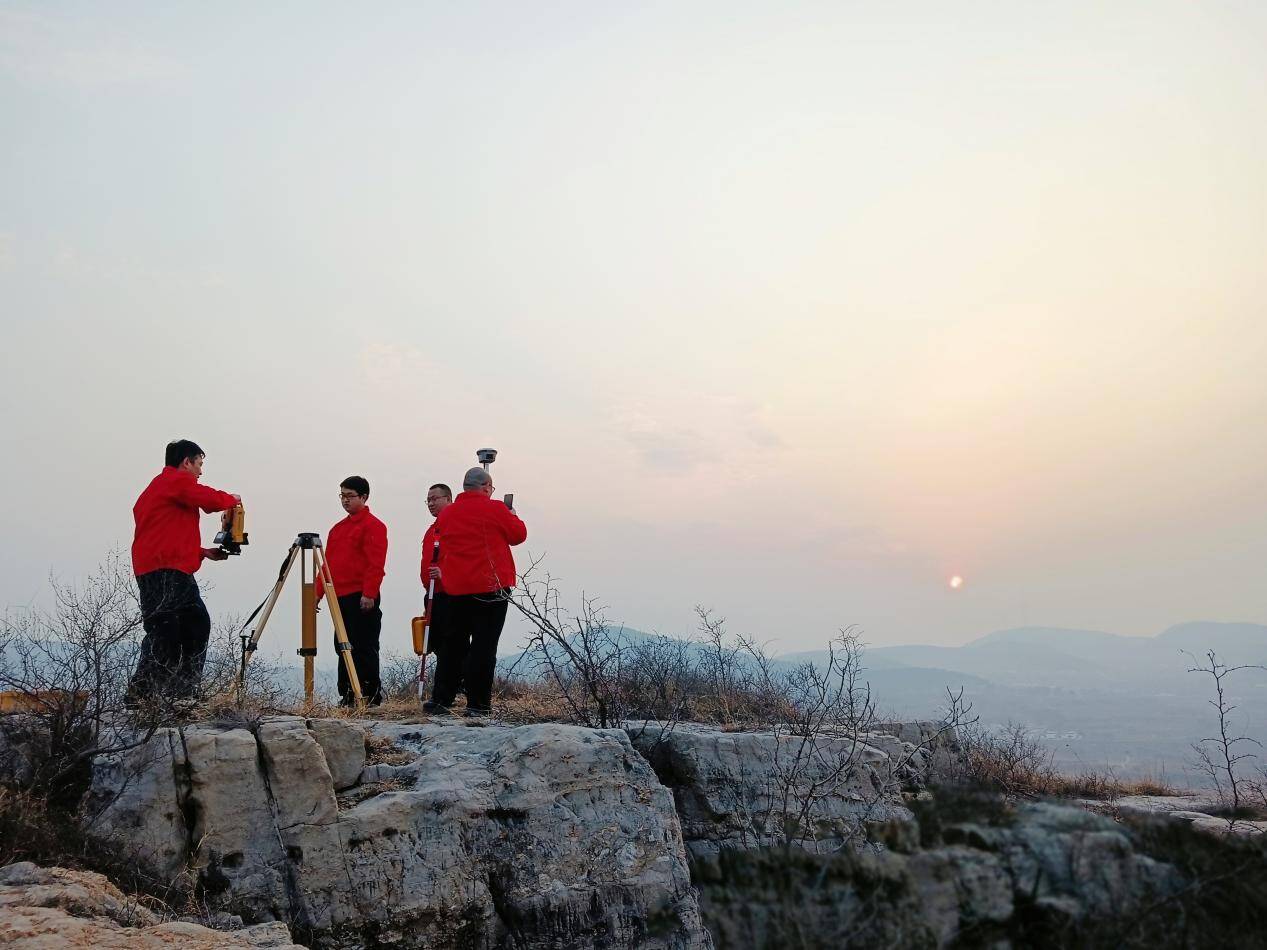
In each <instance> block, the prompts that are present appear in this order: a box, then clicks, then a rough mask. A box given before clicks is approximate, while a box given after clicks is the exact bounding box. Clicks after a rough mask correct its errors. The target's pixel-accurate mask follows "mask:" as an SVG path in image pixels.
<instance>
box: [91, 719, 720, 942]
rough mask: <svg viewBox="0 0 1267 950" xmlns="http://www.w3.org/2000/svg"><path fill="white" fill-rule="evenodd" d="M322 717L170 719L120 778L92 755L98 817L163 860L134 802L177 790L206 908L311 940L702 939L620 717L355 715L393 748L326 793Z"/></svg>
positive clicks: (179, 821) (674, 847) (328, 742)
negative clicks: (279, 924) (571, 722)
mask: <svg viewBox="0 0 1267 950" xmlns="http://www.w3.org/2000/svg"><path fill="white" fill-rule="evenodd" d="M313 722H315V721H313ZM313 722H307V721H305V720H304V719H301V718H298V717H276V718H270V719H266V720H264V721H263V722H262V723H260V724H259V726H258V727H257V728H256V729H255V730H254V731H251V730H248V729H245V728H228V727H217V726H211V725H200V726H187V727H184V728H183V729H181V730H177V731H176V734H177V738H176V740H175V741H168V738H167V737H165V738H164V743H165V745H164V746H163V748H165V749H166V750H167V752H166V754H165V755H164V754H155V755H154V756H153V759H154V761H155V763H156V764H155V766H154V767H153V768H151V769H149V770H147V771H146V772H145V774H144V775H142V776H141V777H140V779H139V781H136V782H133V783H132V784H131V785H129V786H128V788H127V789H125V791H124V793H123V794H119V795H117V796H113V798H112V796H111V794H110V793H111V792H113V791H115V790H117V785H118V783H117V781H115V779H116V778H117V776H116V774H115V772H113V771H112V770H110V769H108V768H104V767H103V768H101V769H99V770H98V775H99V777H100V782H101V787H100V788H99V787H97V783H96V782H95V783H94V788H93V791H92V793H91V797H92V798H93V800H95V801H98V802H99V803H101V806H100V810H101V827H102V828H103V829H108V833H109V834H110V835H111V836H112V837H113V838H114V839H115V840H118V841H121V842H122V843H123V844H126V843H127V841H128V840H129V834H131V835H133V836H134V837H135V838H136V840H137V842H138V844H140V845H142V846H143V847H142V849H141V850H143V851H144V852H145V853H146V854H149V855H155V856H156V857H157V860H155V861H154V863H153V864H152V869H153V870H155V871H159V870H167V871H170V869H171V867H172V866H173V861H172V859H171V857H172V856H171V855H170V854H169V851H167V850H161V849H155V847H154V842H153V840H152V839H153V838H154V835H152V834H148V833H143V832H142V831H141V829H140V823H139V822H138V821H137V818H138V816H142V815H150V816H162V817H164V820H166V816H167V815H168V814H169V805H170V803H172V802H176V803H177V804H178V807H176V808H174V809H170V814H171V815H172V816H173V817H172V819H171V821H172V822H173V824H174V829H173V828H168V829H167V830H166V831H164V833H163V836H162V840H163V841H164V842H165V843H167V844H170V843H171V842H172V841H175V840H176V839H177V838H178V837H179V838H180V840H181V841H183V842H184V843H183V846H182V848H179V849H177V850H178V851H183V854H182V856H183V859H184V861H185V862H186V863H187V864H188V865H189V866H192V867H193V868H195V869H197V871H198V873H199V875H200V876H201V879H202V882H203V884H204V886H205V888H206V891H207V893H208V895H209V899H210V901H211V903H212V905H213V907H214V908H216V909H220V910H225V911H229V912H232V913H235V914H239V915H241V916H242V917H243V918H244V919H245V920H247V921H270V920H287V921H293V922H294V925H295V926H296V927H299V928H301V929H302V930H303V931H304V932H305V933H306V934H310V935H311V936H312V939H313V941H314V945H315V946H322V947H341V946H347V947H352V946H359V945H364V944H365V943H366V942H374V943H377V944H387V943H390V944H392V945H393V946H397V947H401V948H408V947H474V948H483V947H500V946H507V945H514V946H516V947H524V948H532V947H551V948H554V947H559V948H571V947H576V948H580V947H600V946H601V947H638V948H691V947H708V946H709V945H710V941H709V937H708V935H707V934H706V933H705V931H704V930H703V927H702V924H701V923H700V917H699V909H698V903H697V901H696V896H695V892H694V890H693V888H692V887H691V882H690V875H689V871H688V868H687V862H686V854H685V851H684V848H683V843H682V837H681V830H680V827H679V824H678V820H677V817H676V815H675V813H674V810H673V799H672V795H671V794H670V793H669V791H668V790H667V789H665V788H664V787H663V786H662V785H661V784H660V783H659V782H658V781H657V779H656V776H655V773H654V772H653V771H652V770H651V768H650V767H649V766H648V764H647V762H646V761H645V760H644V759H643V758H642V757H641V756H640V755H638V753H637V752H636V751H635V750H634V748H633V747H632V745H631V744H630V741H629V739H628V737H627V736H626V735H625V733H624V732H622V731H620V730H591V729H583V728H579V727H573V726H563V725H555V724H542V725H531V726H519V727H509V726H499V725H489V726H486V727H483V728H468V727H466V726H465V725H461V724H457V725H455V724H428V725H422V726H416V725H415V726H404V725H398V724H392V723H372V724H368V723H361V724H355V727H356V728H358V729H360V730H362V732H361V735H362V740H361V750H362V751H361V755H362V756H363V755H364V749H365V736H370V737H371V738H372V739H373V740H374V741H375V743H376V744H382V742H383V741H384V740H386V741H389V742H391V743H394V745H395V747H396V749H397V750H398V754H397V755H395V756H393V757H391V761H390V762H379V763H377V764H375V765H372V766H366V767H364V768H362V769H361V770H360V772H361V780H362V785H361V786H359V787H358V788H356V789H353V790H352V792H353V793H357V794H352V793H347V794H345V795H343V796H339V797H336V795H335V791H336V783H337V781H339V780H337V779H336V778H335V777H334V774H333V771H332V769H331V767H330V762H331V756H330V755H328V754H327V750H328V749H329V748H332V747H334V744H335V743H339V742H345V740H346V735H345V736H343V737H340V738H335V739H333V740H332V739H331V736H332V735H335V730H333V729H328V728H325V727H314V724H313ZM338 728H340V729H342V728H343V726H342V724H341V725H340V727H338ZM346 744H347V745H351V743H346ZM173 750H178V751H173ZM159 752H160V753H161V752H162V750H161V749H160V750H159ZM339 755H340V753H336V754H335V756H334V759H335V761H338V760H339ZM353 759H355V756H354V755H350V756H348V757H347V759H346V761H344V762H342V763H341V764H340V765H339V766H338V767H339V769H340V770H341V772H342V775H343V779H342V780H343V781H346V779H347V775H348V774H349V773H350V769H351V766H350V764H349V763H350V762H351V761H352V760H353ZM367 782H372V784H366V783H367ZM341 803H342V804H341ZM176 831H179V832H180V834H179V835H177V834H176V833H175V832H176ZM168 832H171V833H170V834H169V833H168Z"/></svg>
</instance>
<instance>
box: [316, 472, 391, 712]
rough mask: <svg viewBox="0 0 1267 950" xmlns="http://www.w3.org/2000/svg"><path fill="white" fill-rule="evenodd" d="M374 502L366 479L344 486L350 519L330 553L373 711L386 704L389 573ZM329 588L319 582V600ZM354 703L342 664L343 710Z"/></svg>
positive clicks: (336, 530)
mask: <svg viewBox="0 0 1267 950" xmlns="http://www.w3.org/2000/svg"><path fill="white" fill-rule="evenodd" d="M369 497H370V483H369V482H367V481H366V480H365V479H364V478H362V477H361V476H360V475H349V476H348V477H347V478H345V479H343V481H342V482H340V483H339V501H340V503H342V505H343V510H344V511H346V512H347V513H348V516H347V517H346V518H344V519H343V520H342V521H340V522H339V523H338V524H336V525H335V526H334V527H333V528H331V529H330V533H329V535H327V536H326V545H325V550H326V563H327V564H329V565H330V579H331V580H332V581H333V582H334V592H335V594H337V595H338V598H339V613H341V614H342V615H343V623H344V626H346V627H347V630H348V642H349V643H351V644H352V662H353V663H354V664H355V665H356V678H357V679H358V680H360V681H361V695H362V696H363V697H364V698H365V701H366V702H368V703H369V704H370V705H371V706H377V705H378V704H379V703H381V702H382V701H383V695H382V688H381V684H380V682H379V675H378V638H379V634H380V633H381V632H382V628H383V611H382V607H381V598H380V597H379V587H380V586H381V585H382V583H383V575H384V574H385V573H386V571H385V570H384V566H385V565H386V563H387V525H385V524H383V522H381V521H379V520H378V519H377V518H375V517H374V515H372V514H371V513H370V509H369V505H368V504H367V502H368V501H369ZM323 587H324V585H323V584H321V582H320V579H318V583H317V599H318V600H320V598H321V596H322V593H323ZM336 647H337V643H336ZM335 655H336V656H337V655H338V654H337V652H336V654H335ZM354 700H355V697H354V696H353V695H352V683H351V681H350V680H349V679H348V672H347V670H346V669H345V668H344V666H343V662H342V659H340V662H339V705H340V706H351V705H352V703H353V702H354Z"/></svg>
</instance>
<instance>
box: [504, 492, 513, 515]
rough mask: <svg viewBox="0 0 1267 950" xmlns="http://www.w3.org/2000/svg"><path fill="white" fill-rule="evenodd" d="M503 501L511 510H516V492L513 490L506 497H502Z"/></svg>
mask: <svg viewBox="0 0 1267 950" xmlns="http://www.w3.org/2000/svg"><path fill="white" fill-rule="evenodd" d="M502 501H503V502H504V503H505V505H506V507H507V508H509V509H510V510H511V511H514V510H515V493H514V492H511V493H510V494H508V495H507V496H506V497H505V498H503V499H502Z"/></svg>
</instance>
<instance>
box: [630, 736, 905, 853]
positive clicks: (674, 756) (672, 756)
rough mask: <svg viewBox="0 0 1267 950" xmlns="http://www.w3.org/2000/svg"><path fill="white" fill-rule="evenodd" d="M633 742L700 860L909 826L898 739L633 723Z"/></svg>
mask: <svg viewBox="0 0 1267 950" xmlns="http://www.w3.org/2000/svg"><path fill="white" fill-rule="evenodd" d="M627 730H628V733H629V736H630V738H631V740H632V742H633V744H634V747H635V748H636V749H638V751H639V752H641V753H642V754H643V755H644V756H646V758H647V760H648V761H649V762H650V763H651V765H652V766H653V767H654V768H655V771H656V774H657V775H658V776H659V778H660V781H661V782H663V783H664V784H665V785H667V786H668V787H669V788H671V789H672V790H673V797H674V799H675V802H676V806H677V812H678V816H679V818H680V820H681V822H682V834H683V836H684V838H685V839H686V846H687V850H688V852H689V853H690V855H691V857H692V858H703V857H710V856H713V855H716V854H717V853H718V852H719V851H721V850H724V849H727V850H729V849H740V850H749V849H753V848H760V847H770V846H775V845H782V844H784V843H787V844H792V845H795V846H797V847H801V848H804V849H805V850H808V851H823V852H826V851H834V850H836V849H838V848H840V847H841V846H842V845H844V844H845V843H846V842H856V841H859V840H861V837H862V835H863V832H864V830H865V828H866V826H867V825H868V824H869V823H872V822H894V821H896V822H906V821H910V820H911V818H912V816H911V812H910V811H909V810H908V809H907V808H906V807H905V806H904V805H903V804H902V795H901V787H900V782H899V781H898V777H897V776H895V774H894V764H895V763H897V762H899V761H901V759H902V754H903V751H904V749H912V750H913V749H914V747H913V746H906V745H904V744H903V743H902V741H901V740H899V739H897V738H895V737H893V736H890V735H875V736H867V737H863V739H862V740H859V739H842V738H831V737H824V736H818V737H815V738H814V739H812V740H806V739H802V738H800V737H798V736H794V735H791V734H781V735H780V734H775V733H773V732H727V731H724V730H721V729H717V728H714V727H710V726H702V725H699V724H695V723H679V724H677V725H676V726H675V727H673V728H672V729H666V728H663V727H661V726H659V725H656V724H652V723H648V724H642V723H638V724H630V725H629V726H627Z"/></svg>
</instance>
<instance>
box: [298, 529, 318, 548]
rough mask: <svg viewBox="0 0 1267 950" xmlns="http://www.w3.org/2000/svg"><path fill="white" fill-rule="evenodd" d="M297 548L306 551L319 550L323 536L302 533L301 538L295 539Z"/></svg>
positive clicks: (313, 532) (312, 532)
mask: <svg viewBox="0 0 1267 950" xmlns="http://www.w3.org/2000/svg"><path fill="white" fill-rule="evenodd" d="M295 546H296V547H300V548H303V549H304V550H305V551H311V550H312V549H313V548H319V547H321V535H320V534H318V533H317V532H315V531H302V532H300V534H299V537H297V538H295Z"/></svg>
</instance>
